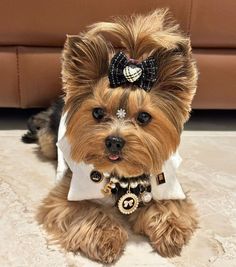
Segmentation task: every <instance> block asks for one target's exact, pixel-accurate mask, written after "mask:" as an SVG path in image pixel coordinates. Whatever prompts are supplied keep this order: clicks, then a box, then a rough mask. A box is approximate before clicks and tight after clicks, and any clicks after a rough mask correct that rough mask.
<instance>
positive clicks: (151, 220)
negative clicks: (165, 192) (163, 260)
mask: <svg viewBox="0 0 236 267" xmlns="http://www.w3.org/2000/svg"><path fill="white" fill-rule="evenodd" d="M197 217H198V216H197V212H196V209H195V207H194V205H193V203H192V202H191V201H190V199H187V200H163V201H158V202H156V203H153V204H152V205H150V206H148V207H144V208H142V209H140V212H139V213H137V214H134V215H133V218H132V221H133V222H134V224H133V227H134V231H135V232H136V233H141V234H145V235H147V236H148V237H149V239H150V242H151V245H152V246H153V248H154V249H155V250H156V251H157V252H158V253H159V254H160V255H161V256H163V257H174V256H176V255H178V256H179V255H180V252H181V250H182V247H183V246H184V245H186V244H187V243H188V242H189V240H190V237H191V236H192V234H193V233H194V231H195V230H196V228H197V225H198V222H197ZM134 219H135V220H134Z"/></svg>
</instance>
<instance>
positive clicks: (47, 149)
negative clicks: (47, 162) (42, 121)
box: [38, 128, 57, 160]
mask: <svg viewBox="0 0 236 267" xmlns="http://www.w3.org/2000/svg"><path fill="white" fill-rule="evenodd" d="M38 144H39V147H40V150H41V152H42V154H43V155H44V156H45V157H47V158H48V159H52V160H54V159H56V158H57V150H56V147H55V136H54V134H53V133H51V132H50V130H49V129H48V128H43V129H41V130H39V132H38Z"/></svg>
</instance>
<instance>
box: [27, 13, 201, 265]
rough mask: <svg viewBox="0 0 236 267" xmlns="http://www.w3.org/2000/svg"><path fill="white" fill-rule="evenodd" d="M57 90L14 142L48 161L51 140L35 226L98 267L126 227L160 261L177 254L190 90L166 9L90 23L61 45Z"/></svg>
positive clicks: (184, 45)
mask: <svg viewBox="0 0 236 267" xmlns="http://www.w3.org/2000/svg"><path fill="white" fill-rule="evenodd" d="M62 81H63V88H64V91H65V96H64V98H63V99H61V100H59V104H58V103H56V104H54V106H53V107H54V108H51V109H49V111H47V112H46V113H44V115H45V114H46V115H45V117H47V119H45V123H44V124H41V125H38V126H37V124H38V117H40V116H39V115H38V117H37V116H36V117H34V118H33V119H31V121H30V125H31V128H32V129H33V130H34V133H32V131H31V129H29V132H28V133H27V134H26V136H24V141H29V142H30V141H38V143H39V145H40V147H41V149H42V152H43V153H44V154H46V156H48V157H50V158H52V157H55V156H56V152H55V151H56V141H57V139H58V142H57V145H58V153H59V154H58V161H59V167H58V175H57V177H58V179H57V184H56V186H55V187H54V189H52V190H51V192H50V193H49V194H48V196H47V197H46V198H45V199H44V200H43V203H42V204H41V206H40V207H39V210H38V214H37V220H38V222H39V223H40V224H42V225H43V227H44V229H45V230H46V231H47V232H48V233H49V234H50V235H51V237H52V239H53V240H54V241H56V242H57V243H59V244H60V245H61V246H62V247H63V248H65V249H66V250H67V251H73V252H78V251H80V252H82V253H84V254H85V255H86V256H87V257H89V258H90V259H93V260H96V261H100V262H103V263H111V262H113V261H115V260H117V259H118V258H119V256H120V255H121V254H122V251H123V249H124V247H125V244H126V241H127V239H128V229H130V228H131V229H132V230H133V231H134V232H135V233H137V234H142V235H145V236H147V237H148V238H149V240H150V243H151V245H152V247H153V248H154V250H155V251H156V252H157V253H159V254H160V255H162V256H164V257H173V256H176V255H180V253H181V250H182V248H183V246H184V245H186V244H187V243H188V241H189V240H190V238H191V236H192V234H193V233H194V231H195V229H196V228H197V225H198V222H197V212H196V210H195V207H194V205H193V203H192V202H191V200H190V199H189V198H188V197H186V196H185V194H184V192H183V190H182V188H181V186H180V184H179V183H178V180H177V179H176V175H175V170H176V168H177V167H178V165H179V162H180V158H179V156H178V153H177V149H178V146H179V143H180V136H181V132H182V130H183V125H184V123H185V122H186V121H187V120H188V118H189V112H190V109H191V102H192V99H193V96H194V94H195V91H196V83H197V68H196V65H195V61H194V60H193V58H192V53H191V46H190V40H189V38H188V37H186V36H185V35H184V34H183V33H182V32H181V31H180V30H179V26H178V25H176V24H175V23H174V22H173V20H172V19H170V17H169V15H168V12H167V11H166V10H156V11H154V12H153V13H151V14H148V15H146V16H144V15H133V16H130V17H122V18H120V17H119V18H115V19H113V21H112V22H100V23H96V24H93V25H92V26H90V27H89V28H88V30H87V31H86V32H84V33H81V34H80V35H74V36H67V40H66V43H65V47H64V50H63V54H62ZM61 114H62V117H61ZM60 117H61V123H60V126H59V120H60ZM32 125H33V126H32ZM53 125H54V126H53ZM58 127H59V134H58V138H57V133H58ZM45 151H46V152H45ZM49 151H51V152H49ZM67 166H68V167H67Z"/></svg>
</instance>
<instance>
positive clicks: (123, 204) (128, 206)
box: [118, 193, 139, 214]
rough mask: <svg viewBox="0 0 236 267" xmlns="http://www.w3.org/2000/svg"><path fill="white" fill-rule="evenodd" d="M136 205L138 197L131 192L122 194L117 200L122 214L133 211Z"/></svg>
mask: <svg viewBox="0 0 236 267" xmlns="http://www.w3.org/2000/svg"><path fill="white" fill-rule="evenodd" d="M138 205H139V201H138V197H137V196H136V195H135V194H133V193H127V194H124V195H123V196H122V197H121V198H120V199H119V201H118V209H119V211H120V212H121V213H123V214H131V213H133V212H134V211H135V210H136V209H137V208H138Z"/></svg>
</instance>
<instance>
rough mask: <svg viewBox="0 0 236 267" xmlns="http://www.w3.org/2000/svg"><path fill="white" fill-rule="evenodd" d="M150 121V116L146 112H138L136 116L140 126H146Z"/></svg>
mask: <svg viewBox="0 0 236 267" xmlns="http://www.w3.org/2000/svg"><path fill="white" fill-rule="evenodd" d="M151 119H152V116H151V115H150V114H149V113H147V112H139V114H138V116H137V122H138V123H139V124H141V125H146V124H148V123H149V122H150V121H151Z"/></svg>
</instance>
